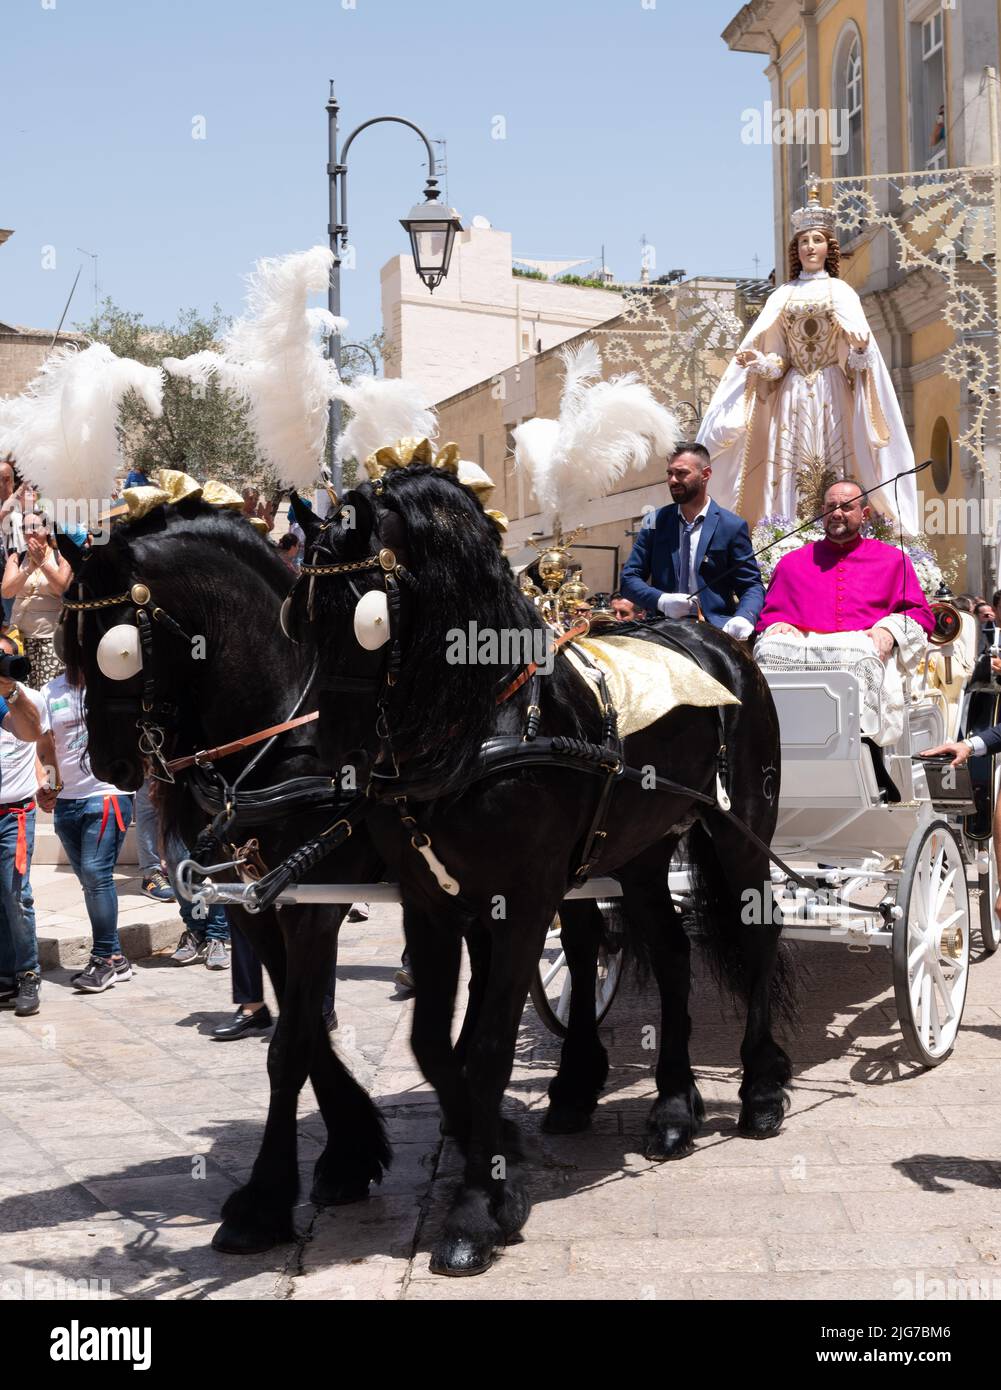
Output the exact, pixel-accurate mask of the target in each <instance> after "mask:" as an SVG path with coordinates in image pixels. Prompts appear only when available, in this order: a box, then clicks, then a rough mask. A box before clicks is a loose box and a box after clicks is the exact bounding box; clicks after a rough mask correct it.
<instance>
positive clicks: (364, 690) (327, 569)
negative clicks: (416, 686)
mask: <svg viewBox="0 0 1001 1390" xmlns="http://www.w3.org/2000/svg"><path fill="white" fill-rule="evenodd" d="M372 491H373V493H374V494H375V496H376V497H381V496H382V494H383V492H384V491H385V484H384V483H383V481H382V479H381V478H377V479H376V480H375V481H374V482H373V484H372ZM345 505H346V503H344V502H342V503H341V505H340V507H338V509H337V511H336V512H334V513H333V515H332V516H330V517H328V519H327V520H326V521H325V522H324V523H323V525H322V526H321V527H320V530H319V533H318V535H317V538H316V541H315V543H314V545H313V554H312V562H311V563H306V564H304V565H303V566H302V568H301V570H300V572H299V573H300V575H305V576H306V577H307V578H308V579H309V590H308V595H307V600H306V612H307V615H308V617H309V618H310V620H312V618H313V598H314V592H315V585H316V580H317V579H318V578H326V577H328V576H330V575H340V576H347V578H348V585H349V587H350V589H351V592H352V594H353V595H354V597H355V600H356V601H360V600H361V598H362V597H363V595H362V592H361V590H360V589H359V588H358V586H357V584H356V583H355V582H354V578H353V576H354V575H360V574H371V573H372V572H375V573H377V574H379V575H380V576H381V578H382V588H383V592H384V593H385V595H386V612H387V620H388V624H389V637H388V640H387V643H386V645H387V647H388V653H387V659H386V670H385V676H384V681H383V683H384V686H385V687H391V686H394V685H395V684H396V680H397V677H398V676H399V673H400V664H401V662H402V658H403V646H402V641H401V633H400V585H401V584H405V585H407V587H408V588H411V589H413V588H415V587H416V584H417V580H416V578H415V576H414V575H413V574H411V572H410V571H409V570H408V569H407V567H406V566H405V565H404V564H402V563H401V562H400V560H399V558H398V557H397V554H396V552H395V551H394V550H393V549H391V548H390V547H389V546H382V547H381V548H380V549H379V550H378V551H377V553H376V554H374V555H368V556H366V558H365V559H364V560H349V561H344V562H343V563H340V564H331V565H321V564H317V563H316V558H317V555H318V554H319V553H320V552H321V551H326V552H327V553H328V554H329V553H330V552H329V550H328V549H327V547H326V546H325V545H324V544H323V537H324V536H325V535H326V533H327V532H328V531H329V530H330V528H331V527H332V526H333V525H334V524H335V522H336V521H337V520H338V519H339V518H340V516H341V513H342V511H343V508H344V506H345ZM372 529H373V534H374V535H375V536H376V537H377V536H378V513H376V524H375V525H374V526H373V528H372ZM327 688H328V689H330V690H337V691H340V692H348V693H351V694H365V695H369V694H373V693H375V692H377V691H379V682H378V681H377V680H373V679H368V678H365V677H357V676H333V677H331V678H330V679H329V681H328V682H327ZM385 698H386V691H385V690H383V691H382V692H381V694H380V699H379V704H380V710H381V711H382V713H383V714H384V708H383V707H384V705H385Z"/></svg>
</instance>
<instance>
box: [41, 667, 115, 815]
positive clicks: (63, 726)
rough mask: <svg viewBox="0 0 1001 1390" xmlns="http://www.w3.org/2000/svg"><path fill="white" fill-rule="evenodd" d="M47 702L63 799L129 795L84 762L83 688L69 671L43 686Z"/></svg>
mask: <svg viewBox="0 0 1001 1390" xmlns="http://www.w3.org/2000/svg"><path fill="white" fill-rule="evenodd" d="M41 698H42V700H43V701H44V703H45V710H46V718H45V722H44V724H43V728H44V729H50V728H51V730H52V737H53V739H54V740H55V745H56V758H57V760H58V762H59V778H60V781H61V782H62V784H63V789H62V791H61V792H60V793H59V800H60V801H64V800H65V801H75V800H78V799H83V798H85V797H88V796H128V795H129V793H128V792H123V791H120V790H119V789H118V787H113V786H112V785H111V783H110V782H101V781H98V779H97V778H96V777H95V776H94V774H93V772H91V770H90V767H89V766H86V767H85V766H84V765H83V756H84V754H85V753H86V751H87V725H86V722H85V720H84V714H83V691H82V690H80V689H78V688H77V687H76V686H73V685H70V683H69V681H68V680H67V679H66V676H65V674H63V675H59V676H56V677H55V678H54V679H53V680H50V681H48V682H47V683H46V684H45V685H43V686H42V689H41Z"/></svg>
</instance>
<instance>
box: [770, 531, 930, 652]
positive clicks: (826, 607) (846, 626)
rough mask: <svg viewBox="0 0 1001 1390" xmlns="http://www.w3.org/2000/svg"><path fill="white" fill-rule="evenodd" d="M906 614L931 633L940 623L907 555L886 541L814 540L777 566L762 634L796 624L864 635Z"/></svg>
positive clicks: (807, 628) (819, 630)
mask: <svg viewBox="0 0 1001 1390" xmlns="http://www.w3.org/2000/svg"><path fill="white" fill-rule="evenodd" d="M890 613H906V615H907V616H908V617H909V618H913V619H914V621H915V622H916V623H920V625H921V626H922V627H923V628H924V630H925V631H926V632H931V630H932V629H933V628H934V626H935V618H934V615H933V614H932V611H931V609H930V608H929V607H928V601H927V599H926V598H925V596H924V594H923V593H922V591H921V585H920V584H919V583H918V577H917V575H916V574H915V573H914V566H913V565H912V564H911V562H910V560H909V558H908V557H907V556H906V555H903V554H901V551H900V550H899V549H898V548H897V547H896V546H893V545H886V544H885V543H884V542H883V541H876V540H861V539H859V538H856V539H855V540H854V541H853V542H851V543H850V544H849V545H834V544H833V543H832V542H831V541H828V540H822V541H814V542H813V543H812V544H811V545H804V546H803V547H802V548H801V549H800V550H794V551H793V552H792V554H791V555H786V556H783V558H782V559H781V560H780V561H779V562H778V564H777V565H776V566H775V573H774V574H773V575H772V582H771V584H770V585H769V586H768V593H767V595H766V596H765V606H764V608H763V609H762V610H761V617H760V618H759V619H758V626H757V631H758V632H763V631H764V629H765V628H766V627H768V626H769V625H770V624H771V623H791V624H792V626H793V627H799V628H803V629H804V630H805V631H807V632H861V631H863V630H864V629H866V628H870V627H872V625H873V623H877V622H879V620H880V618H885V617H886V616H887V615H888V614H890Z"/></svg>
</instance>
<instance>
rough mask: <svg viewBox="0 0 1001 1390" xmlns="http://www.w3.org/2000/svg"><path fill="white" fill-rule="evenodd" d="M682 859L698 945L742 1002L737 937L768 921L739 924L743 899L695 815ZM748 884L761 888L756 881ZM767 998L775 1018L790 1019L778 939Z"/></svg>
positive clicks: (743, 978)
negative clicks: (685, 858) (685, 863)
mask: <svg viewBox="0 0 1001 1390" xmlns="http://www.w3.org/2000/svg"><path fill="white" fill-rule="evenodd" d="M688 861H689V874H690V880H691V889H692V912H693V916H694V924H695V931H696V939H697V943H698V946H699V948H700V950H701V951H702V954H703V956H704V957H705V960H706V963H707V964H708V966H709V972H710V974H711V975H712V977H713V979H714V980H715V981H716V983H717V985H718V986H719V987H720V988H721V989H723V990H726V992H727V993H728V994H729V995H730V996H731V998H734V999H739V1000H741V1001H743V1002H745V1003H746V1001H747V975H746V961H745V957H744V950H743V940H744V938H745V936H746V932H747V931H768V930H769V929H770V926H771V924H770V923H760V924H758V923H759V922H760V918H759V919H757V921H756V923H755V924H754V925H750V926H746V925H745V923H746V921H747V918H746V914H747V912H748V908H749V904H748V903H747V901H746V900H745V899H744V898H743V897H742V896H741V894H740V893H738V891H737V890H736V888H735V887H734V884H733V881H732V877H731V875H730V874H728V873H727V871H726V867H725V865H724V864H723V862H722V860H721V858H720V856H719V853H718V852H717V849H716V845H715V843H714V842H713V839H712V836H711V835H710V833H709V831H708V830H707V829H706V827H705V826H704V825H703V823H702V822H701V821H696V822H695V823H694V824H693V825H692V827H691V829H690V830H689V832H688ZM749 886H750V885H749ZM754 887H755V888H756V889H757V891H758V892H759V893H760V892H761V890H760V888H758V887H757V885H754ZM769 901H770V899H769ZM742 928H743V930H742ZM771 1004H772V1008H773V1009H774V1010H775V1012H776V1013H777V1014H778V1016H779V1017H780V1018H783V1019H785V1020H786V1021H787V1022H789V1023H790V1024H792V1023H794V1022H795V1019H796V994H795V976H794V972H793V968H792V959H791V956H790V953H789V951H788V950H787V949H786V947H785V946H783V945H782V943H781V942H780V943H779V947H778V953H777V957H776V961H775V970H774V973H773V975H772V983H771Z"/></svg>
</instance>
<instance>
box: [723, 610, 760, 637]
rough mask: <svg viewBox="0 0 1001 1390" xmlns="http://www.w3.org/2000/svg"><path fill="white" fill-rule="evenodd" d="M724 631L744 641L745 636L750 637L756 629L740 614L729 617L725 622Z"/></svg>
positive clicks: (729, 635)
mask: <svg viewBox="0 0 1001 1390" xmlns="http://www.w3.org/2000/svg"><path fill="white" fill-rule="evenodd" d="M723 631H724V632H725V633H726V634H727V636H728V637H736V639H737V641H738V642H743V640H744V638H745V637H750V635H751V633H752V632H753V631H754V625H753V623H749V622H748V621H747V619H746V618H742V617H740V616H739V614H738V615H737V616H736V617H733V618H727V620H726V622H725V623H724V624H723Z"/></svg>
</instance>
